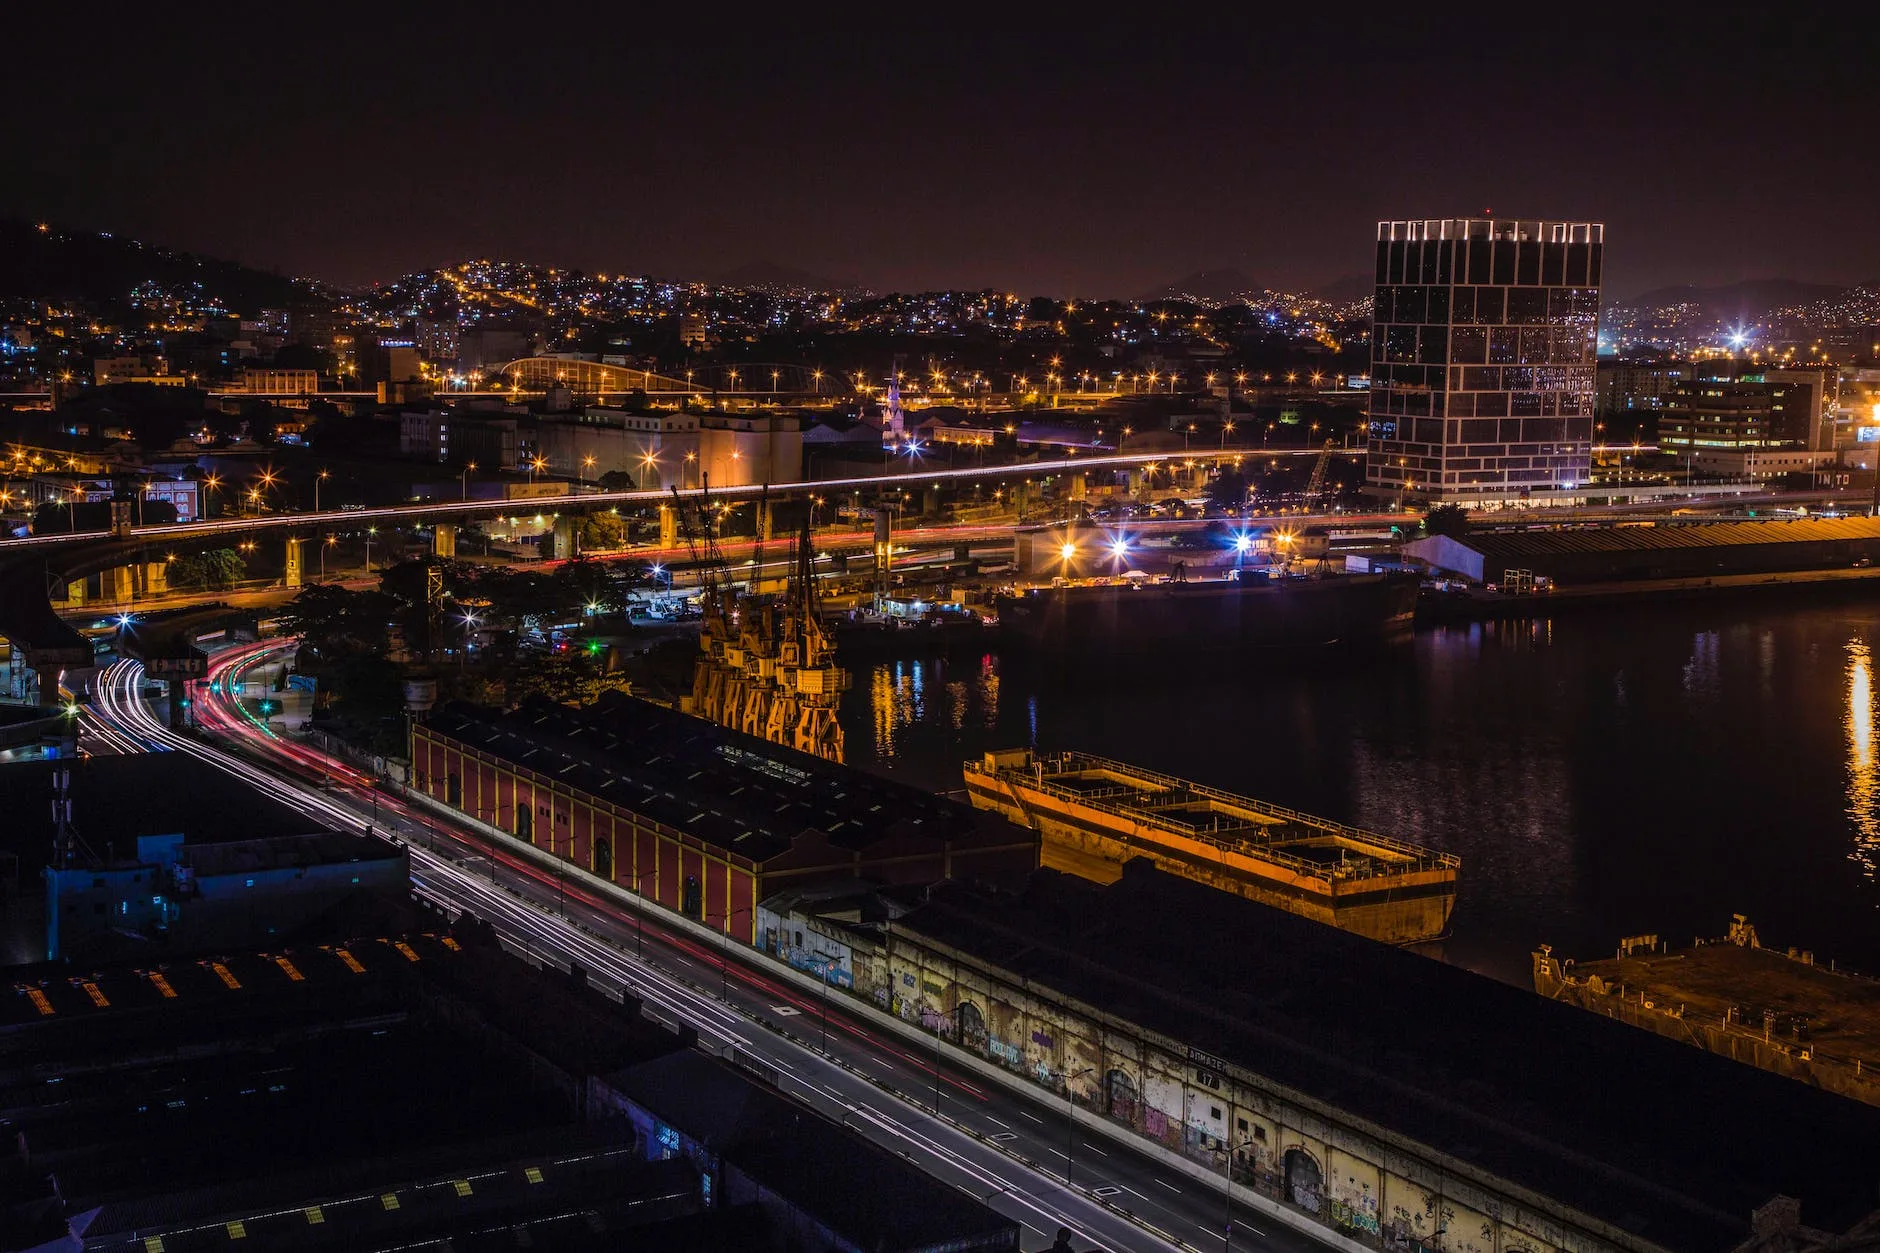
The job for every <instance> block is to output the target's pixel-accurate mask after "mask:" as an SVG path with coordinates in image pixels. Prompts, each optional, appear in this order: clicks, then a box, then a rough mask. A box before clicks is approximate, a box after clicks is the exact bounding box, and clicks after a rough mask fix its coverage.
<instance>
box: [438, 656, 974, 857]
mask: <svg viewBox="0 0 1880 1253" xmlns="http://www.w3.org/2000/svg"><path fill="white" fill-rule="evenodd" d="M428 724H429V726H430V727H431V729H432V730H434V731H436V732H438V733H440V734H442V735H447V736H449V737H450V738H452V739H454V740H457V741H459V742H461V743H465V744H469V745H471V746H473V747H475V748H479V749H482V750H483V751H484V752H486V753H490V754H492V755H494V756H496V757H500V758H502V759H503V760H505V761H509V762H513V763H514V764H516V765H519V766H525V767H527V768H529V769H530V770H533V771H535V772H537V773H538V774H542V775H546V776H548V777H549V778H551V779H556V780H560V781H562V782H565V783H566V784H567V785H568V786H570V787H572V788H575V789H578V790H580V791H582V792H586V793H587V794H589V795H590V796H595V797H598V798H600V799H603V800H608V801H612V802H613V803H615V804H617V805H620V806H622V807H623V808H626V809H630V810H632V811H633V812H635V813H637V814H641V815H644V816H646V817H648V818H652V819H654V820H655V821H658V822H662V823H664V824H666V825H667V826H669V827H673V828H675V829H677V830H680V831H684V832H686V833H687V834H690V835H695V836H697V837H699V838H700V839H703V840H706V841H708V842H710V843H712V844H716V845H718V846H719V847H721V848H724V849H726V850H728V851H730V852H734V853H738V854H740V855H742V856H745V857H749V858H751V859H752V860H754V861H759V862H761V861H763V860H765V859H766V858H769V857H773V856H775V855H776V854H778V853H780V852H783V851H784V850H785V849H787V848H789V847H790V844H791V841H793V840H794V839H795V838H796V837H797V836H799V835H802V834H803V833H804V832H806V831H811V830H816V831H821V832H822V833H823V834H824V835H826V836H827V837H828V838H829V840H830V842H831V843H833V844H835V845H836V846H837V847H840V848H845V849H850V850H852V851H861V850H864V849H866V848H868V847H869V846H870V845H872V844H874V843H876V842H877V841H878V840H881V839H882V838H884V837H885V836H887V835H889V834H890V833H893V832H898V831H906V832H910V833H913V834H916V835H920V836H925V837H927V838H930V839H934V840H944V839H949V838H956V837H958V836H961V835H964V834H966V833H968V832H971V831H973V830H975V829H977V828H979V827H981V826H982V825H983V823H982V821H981V819H980V817H979V815H978V814H977V813H976V812H975V811H974V810H973V809H972V808H971V807H969V806H967V805H963V804H961V803H959V802H957V801H950V800H946V799H944V798H942V797H938V796H935V795H933V794H932V793H931V792H925V791H922V790H921V789H919V788H915V787H909V786H907V785H906V784H902V783H897V782H895V781H893V780H891V779H883V778H880V777H878V776H875V775H870V774H865V773H863V772H862V771H859V770H854V769H851V768H848V767H844V766H841V765H837V764H834V763H832V762H827V761H823V760H822V759H821V758H818V757H812V756H810V755H808V754H807V753H799V752H797V751H796V750H795V749H791V748H785V747H783V746H781V745H778V744H772V743H770V742H768V741H766V740H760V739H757V738H756V737H755V736H749V735H743V734H740V733H739V732H736V731H732V730H729V729H727V728H725V727H721V726H718V725H717V724H716V723H712V722H706V721H705V720H703V719H701V718H694V717H691V716H689V715H686V714H682V713H678V712H676V711H674V710H671V709H667V708H665V707H663V706H660V705H654V704H650V703H648V702H646V701H642V700H636V699H634V698H632V697H630V696H623V695H620V694H618V693H610V694H608V696H606V697H604V698H603V699H602V700H601V701H600V702H599V703H598V704H595V705H590V706H588V707H587V708H585V709H578V710H577V709H570V708H568V707H567V706H565V705H557V704H554V703H551V702H549V701H539V700H538V701H534V702H530V703H528V704H525V705H523V706H522V707H521V708H519V709H516V710H513V711H510V712H508V713H503V712H500V711H498V710H494V709H488V708H485V707H483V706H480V705H466V704H461V703H451V704H448V705H444V706H441V707H439V708H438V709H436V710H434V711H433V712H432V714H431V716H430V718H429V719H428Z"/></svg>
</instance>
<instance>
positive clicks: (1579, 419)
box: [1366, 218, 1605, 499]
mask: <svg viewBox="0 0 1880 1253" xmlns="http://www.w3.org/2000/svg"><path fill="white" fill-rule="evenodd" d="M1604 242H1605V229H1604V227H1603V226H1602V225H1601V224H1599V223H1593V222H1553V221H1539V220H1516V219H1486V218H1483V219H1475V218H1451V219H1432V220H1423V221H1407V222H1380V223H1378V237H1377V253H1376V262H1375V278H1376V288H1375V293H1374V307H1373V328H1372V338H1371V367H1372V368H1371V378H1372V385H1371V394H1370V421H1369V428H1368V433H1369V446H1368V447H1369V451H1368V459H1367V466H1366V482H1367V486H1368V487H1369V489H1370V490H1371V491H1372V493H1373V494H1374V495H1384V496H1398V495H1401V496H1402V497H1404V498H1405V499H1410V498H1430V499H1444V498H1493V497H1500V498H1508V497H1516V496H1520V495H1523V494H1526V493H1528V492H1531V491H1535V490H1548V489H1571V488H1574V487H1578V486H1581V485H1583V484H1585V482H1586V481H1587V479H1588V478H1589V477H1590V475H1591V468H1592V442H1593V415H1594V408H1595V404H1594V354H1595V350H1596V347H1597V343H1598V329H1599V283H1600V272H1601V269H1602V264H1603V252H1604Z"/></svg>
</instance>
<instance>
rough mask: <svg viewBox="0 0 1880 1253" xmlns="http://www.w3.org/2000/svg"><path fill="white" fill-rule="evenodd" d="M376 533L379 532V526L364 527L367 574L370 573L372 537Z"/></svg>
mask: <svg viewBox="0 0 1880 1253" xmlns="http://www.w3.org/2000/svg"><path fill="white" fill-rule="evenodd" d="M378 533H379V528H377V527H376V526H369V527H367V528H366V573H367V574H371V573H372V537H373V536H374V535H377V534H378Z"/></svg>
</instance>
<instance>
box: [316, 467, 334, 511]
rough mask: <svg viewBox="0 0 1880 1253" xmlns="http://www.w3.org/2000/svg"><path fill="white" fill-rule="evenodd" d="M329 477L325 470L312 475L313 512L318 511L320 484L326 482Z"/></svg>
mask: <svg viewBox="0 0 1880 1253" xmlns="http://www.w3.org/2000/svg"><path fill="white" fill-rule="evenodd" d="M329 477H331V476H330V475H328V474H327V472H326V471H325V470H322V471H320V472H319V473H318V474H316V475H314V476H313V511H314V512H315V513H318V512H320V484H322V483H324V482H326V480H327V479H328V478H329Z"/></svg>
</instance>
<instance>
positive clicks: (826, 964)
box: [818, 954, 829, 1057]
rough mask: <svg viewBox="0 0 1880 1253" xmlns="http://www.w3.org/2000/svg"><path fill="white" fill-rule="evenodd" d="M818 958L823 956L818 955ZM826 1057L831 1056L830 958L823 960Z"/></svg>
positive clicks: (823, 1036)
mask: <svg viewBox="0 0 1880 1253" xmlns="http://www.w3.org/2000/svg"><path fill="white" fill-rule="evenodd" d="M818 956H821V955H820V954H818ZM820 1027H821V1033H822V1042H821V1049H822V1054H823V1056H824V1057H827V1056H829V958H827V957H823V959H822V1015H821V1021H820Z"/></svg>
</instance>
